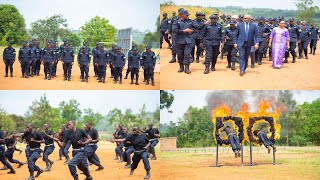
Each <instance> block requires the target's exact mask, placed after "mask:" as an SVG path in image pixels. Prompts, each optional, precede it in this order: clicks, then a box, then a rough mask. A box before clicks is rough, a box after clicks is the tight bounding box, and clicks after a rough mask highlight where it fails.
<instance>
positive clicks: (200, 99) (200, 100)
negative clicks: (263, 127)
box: [160, 90, 320, 123]
mask: <svg viewBox="0 0 320 180" xmlns="http://www.w3.org/2000/svg"><path fill="white" fill-rule="evenodd" d="M170 92H171V93H172V94H173V95H174V101H173V103H172V107H171V108H170V110H172V111H173V113H168V111H167V110H161V111H160V116H161V120H160V122H161V123H169V122H170V121H173V122H177V121H178V118H181V117H182V116H183V114H184V113H185V112H186V111H187V109H188V108H189V106H193V107H199V108H202V107H204V106H206V101H205V97H206V95H207V94H208V92H210V91H191V90H187V91H186V90H179V91H170ZM293 92H294V95H293V98H294V99H295V100H296V101H297V102H298V103H299V104H301V103H303V102H305V101H307V102H312V101H314V100H316V99H318V98H320V91H293ZM250 93H251V91H248V93H247V94H249V95H248V99H247V102H248V103H249V104H250V103H253V101H254V99H252V98H250ZM251 107H252V106H251Z"/></svg>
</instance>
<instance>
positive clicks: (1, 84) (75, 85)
mask: <svg viewBox="0 0 320 180" xmlns="http://www.w3.org/2000/svg"><path fill="white" fill-rule="evenodd" d="M1 59H2V58H1ZM57 69H58V70H57V77H56V78H54V79H51V80H50V81H48V80H44V79H43V78H44V73H43V65H41V72H40V76H36V77H30V78H29V79H25V78H21V77H20V76H21V68H20V63H19V61H17V60H16V61H15V63H14V67H13V72H14V77H13V78H10V77H8V78H5V77H4V73H5V64H4V63H3V61H2V60H1V62H0V89H2V90H8V89H12V90H39V89H41V90H104V89H122V90H128V89H133V90H144V89H145V90H152V89H158V90H159V88H160V70H159V69H160V65H159V64H157V65H156V69H155V73H154V78H155V86H151V84H150V85H145V84H144V83H143V82H142V81H143V70H142V68H141V69H140V73H139V83H140V85H138V86H137V85H134V84H133V85H131V84H130V82H131V80H130V74H129V78H128V79H123V84H122V85H120V84H114V83H113V79H111V78H109V77H110V68H109V66H108V67H107V75H106V83H105V84H104V83H98V82H97V80H96V79H95V78H94V77H93V76H94V71H93V65H92V64H91V65H90V69H89V76H90V77H89V82H88V83H85V82H80V68H79V66H78V64H77V63H76V62H75V63H74V65H73V67H72V74H71V76H72V77H71V81H64V80H63V68H62V64H61V62H59V64H58V68H57ZM122 74H123V78H124V76H125V74H126V69H124V70H123V72H122Z"/></svg>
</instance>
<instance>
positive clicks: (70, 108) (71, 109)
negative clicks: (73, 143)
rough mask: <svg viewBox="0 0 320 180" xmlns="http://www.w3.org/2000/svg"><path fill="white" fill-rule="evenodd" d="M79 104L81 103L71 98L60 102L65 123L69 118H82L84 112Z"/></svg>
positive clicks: (76, 119)
mask: <svg viewBox="0 0 320 180" xmlns="http://www.w3.org/2000/svg"><path fill="white" fill-rule="evenodd" d="M79 106H80V104H79V103H78V101H77V100H75V99H71V100H69V102H65V101H62V102H60V103H59V109H60V115H61V118H62V121H63V123H67V122H68V121H69V120H75V121H78V120H79V119H80V118H81V115H82V112H81V110H80V108H79Z"/></svg>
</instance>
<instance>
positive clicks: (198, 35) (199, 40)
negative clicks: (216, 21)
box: [191, 12, 205, 63]
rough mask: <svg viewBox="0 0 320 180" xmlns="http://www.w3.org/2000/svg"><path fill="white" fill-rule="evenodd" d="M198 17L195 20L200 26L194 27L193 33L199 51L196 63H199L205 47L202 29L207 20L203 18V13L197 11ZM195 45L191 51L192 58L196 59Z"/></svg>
mask: <svg viewBox="0 0 320 180" xmlns="http://www.w3.org/2000/svg"><path fill="white" fill-rule="evenodd" d="M196 17H197V18H196V19H195V20H194V22H195V23H196V24H198V27H197V28H195V29H194V33H193V38H194V40H195V46H197V51H196V63H199V57H200V54H201V51H202V48H203V31H202V29H203V28H204V27H205V25H204V22H205V20H204V19H203V18H202V13H201V12H197V13H196ZM195 46H193V48H192V51H191V58H192V60H194V51H195Z"/></svg>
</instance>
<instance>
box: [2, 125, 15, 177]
mask: <svg viewBox="0 0 320 180" xmlns="http://www.w3.org/2000/svg"><path fill="white" fill-rule="evenodd" d="M1 129H2V126H1V124H0V161H1V163H2V164H3V165H4V166H6V167H7V168H8V169H10V171H9V172H7V173H8V174H15V173H16V171H15V170H14V169H13V167H12V166H11V165H10V164H9V163H8V161H7V160H6V151H5V140H6V139H7V138H6V137H5V134H4V132H3V130H1Z"/></svg>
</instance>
